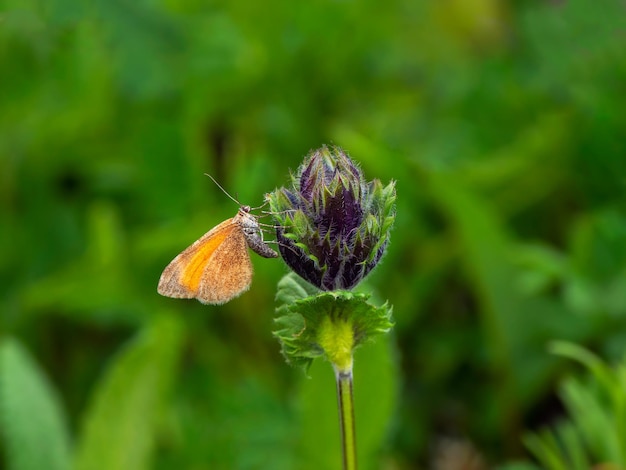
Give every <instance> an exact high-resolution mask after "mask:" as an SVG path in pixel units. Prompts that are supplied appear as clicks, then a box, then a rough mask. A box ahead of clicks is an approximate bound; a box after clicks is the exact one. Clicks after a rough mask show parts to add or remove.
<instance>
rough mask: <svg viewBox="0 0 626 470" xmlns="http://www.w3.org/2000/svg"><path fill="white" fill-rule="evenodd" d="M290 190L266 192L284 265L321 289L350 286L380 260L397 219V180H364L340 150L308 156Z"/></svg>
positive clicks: (323, 150)
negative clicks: (388, 181)
mask: <svg viewBox="0 0 626 470" xmlns="http://www.w3.org/2000/svg"><path fill="white" fill-rule="evenodd" d="M291 179H292V184H291V187H290V188H280V189H277V190H275V191H274V192H273V193H271V194H268V195H267V199H268V201H269V203H270V207H271V209H272V212H273V215H274V218H275V219H276V222H277V225H278V228H277V229H276V237H277V241H278V247H279V250H280V253H281V255H282V257H283V259H284V260H285V262H286V263H287V265H288V266H289V267H290V268H291V269H292V270H293V271H294V272H296V273H297V274H298V275H299V276H301V277H302V278H303V279H305V280H307V281H308V282H310V283H311V284H313V285H315V286H317V287H319V288H320V289H322V290H337V289H351V288H353V287H354V286H356V285H357V284H358V283H359V282H360V281H361V280H362V279H363V278H364V277H365V276H366V275H367V274H368V273H369V272H370V271H371V270H372V269H373V268H374V267H375V266H376V264H377V263H378V262H379V261H380V259H381V257H382V255H383V253H384V252H385V249H386V247H387V244H388V242H389V232H390V230H391V226H392V225H393V221H394V219H395V199H396V192H395V183H394V182H393V181H392V182H391V183H389V184H388V185H387V186H383V185H382V184H381V182H380V181H379V180H374V181H371V182H367V181H365V178H364V176H363V172H362V171H361V170H360V168H359V167H358V166H357V165H356V164H355V163H354V162H353V161H352V160H351V159H350V157H349V156H348V155H347V154H346V153H345V152H344V151H343V150H341V149H340V148H337V147H334V148H332V149H329V148H327V147H326V146H324V147H322V148H321V149H319V150H316V151H314V152H312V153H311V154H309V155H308V156H307V157H306V158H305V160H304V162H303V163H302V165H301V166H300V167H299V168H298V171H297V172H296V174H295V175H293V174H292V176H291Z"/></svg>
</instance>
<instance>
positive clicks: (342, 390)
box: [334, 364, 357, 470]
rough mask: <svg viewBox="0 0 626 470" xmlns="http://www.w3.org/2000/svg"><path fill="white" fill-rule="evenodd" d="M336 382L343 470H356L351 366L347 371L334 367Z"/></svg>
mask: <svg viewBox="0 0 626 470" xmlns="http://www.w3.org/2000/svg"><path fill="white" fill-rule="evenodd" d="M334 369H335V379H336V380H337V398H338V405H339V425H340V428H341V446H342V450H343V468H344V470H356V468H357V467H356V437H355V431H354V429H355V428H354V399H353V397H352V364H350V368H349V369H340V368H338V367H336V366H335V367H334Z"/></svg>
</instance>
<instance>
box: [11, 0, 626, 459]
mask: <svg viewBox="0 0 626 470" xmlns="http://www.w3.org/2000/svg"><path fill="white" fill-rule="evenodd" d="M625 9H626V7H625V6H624V3H623V2H618V1H617V0H615V1H610V0H599V1H597V2H590V1H585V0H571V1H556V0H555V1H547V0H545V1H538V0H537V1H530V0H528V1H504V0H466V1H464V0H439V1H435V0H430V1H426V0H422V1H404V0H393V1H387V2H375V1H371V0H370V1H362V2H356V1H350V0H336V1H310V2H301V3H296V2H287V1H282V0H268V1H265V2H258V3H255V2H219V1H201V0H162V1H157V0H138V1H132V2H131V1H124V0H93V1H71V0H48V1H45V2H43V1H35V0H2V1H0V205H1V214H2V221H1V227H0V276H1V282H0V292H1V296H0V298H1V307H0V309H1V316H0V334H1V338H0V431H1V432H0V439H1V440H0V468H6V469H11V470H15V469H18V470H29V469H43V468H46V469H53V470H56V469H68V468H70V467H72V466H73V468H78V469H94V470H97V469H107V470H109V469H119V470H125V469H129V470H131V469H132V470H138V469H148V468H150V469H178V468H181V469H214V468H215V469H257V468H258V469H308V468H311V469H313V468H316V469H325V468H329V469H334V468H339V466H340V461H341V459H340V447H339V441H338V429H337V428H338V422H337V410H336V397H335V390H334V384H333V377H332V370H331V367H330V366H329V364H328V363H324V362H319V363H316V364H315V365H314V367H313V368H312V369H311V370H310V371H309V374H308V376H307V375H305V374H304V373H303V372H302V371H300V370H295V369H292V368H290V367H289V366H288V365H286V364H285V363H284V361H283V359H282V358H281V356H280V353H279V345H278V344H277V342H276V341H275V340H274V339H273V337H272V334H271V331H272V329H273V328H274V325H273V321H272V317H273V311H274V294H275V290H276V284H277V282H278V280H279V279H280V278H281V276H282V275H284V274H285V273H286V268H285V267H284V265H283V264H282V262H281V261H280V260H264V259H261V258H259V257H257V256H253V262H254V265H255V270H256V275H255V280H254V283H253V285H252V288H251V290H250V291H249V292H248V293H246V294H245V295H243V296H241V297H240V298H238V299H236V300H234V301H232V302H230V303H228V304H227V305H224V306H222V307H213V306H203V305H201V304H199V303H198V302H195V301H183V300H172V299H167V298H164V297H161V296H159V295H157V293H156V284H157V281H158V278H159V275H160V272H161V270H162V269H163V268H164V267H165V265H166V264H167V263H168V262H169V261H170V260H171V259H172V258H173V257H174V256H175V255H176V254H177V253H178V252H180V251H181V250H182V249H183V248H184V247H186V246H187V245H189V244H190V243H191V242H193V241H194V240H195V239H197V238H198V237H199V236H200V235H202V234H203V233H204V232H205V231H207V230H209V229H210V228H211V227H212V226H214V225H216V224H217V223H219V222H221V221H222V220H224V219H226V218H228V217H232V216H233V215H234V214H235V212H236V210H237V206H236V205H235V204H234V203H233V202H232V201H230V200H229V199H228V198H227V197H226V196H225V195H224V194H222V193H221V192H220V191H219V190H218V189H217V188H216V187H215V185H214V184H213V183H212V182H211V181H210V180H209V179H208V178H207V177H205V176H203V173H205V172H208V173H210V174H211V175H213V176H214V177H215V178H216V179H217V180H218V181H219V182H220V183H221V184H222V185H223V186H224V187H225V188H226V189H227V190H228V191H230V192H231V193H233V194H236V195H237V196H238V198H239V199H240V200H241V201H243V202H244V203H246V204H250V205H258V204H260V203H261V202H262V200H263V194H264V193H265V192H268V191H271V190H273V189H274V188H275V187H277V186H281V185H283V184H285V183H286V182H287V176H288V173H289V169H290V168H291V169H295V168H296V167H297V165H298V164H299V162H300V161H301V159H302V157H303V156H304V155H305V154H306V153H308V152H309V150H311V149H315V148H318V147H320V146H321V145H322V144H336V145H339V146H341V147H342V148H344V149H345V150H346V151H347V152H349V153H350V155H351V156H352V157H353V158H354V159H355V160H356V161H358V162H359V163H360V164H361V166H362V168H363V170H364V172H365V174H366V176H367V178H369V179H372V178H379V179H381V180H382V181H383V182H385V183H386V182H388V181H389V180H391V179H394V180H397V192H398V201H397V219H396V224H395V228H394V232H393V234H392V243H391V244H390V246H389V249H388V252H387V255H386V257H385V258H384V260H383V262H382V263H381V265H380V266H379V267H378V268H377V269H376V270H375V271H374V272H373V273H372V274H371V276H370V277H369V278H368V282H367V283H368V286H363V289H366V290H370V291H372V292H374V293H375V296H376V297H377V298H378V299H380V301H384V300H389V302H390V303H391V304H393V305H394V318H395V321H396V328H395V329H394V331H393V333H392V334H391V335H388V337H387V338H382V339H379V340H378V341H377V342H376V343H374V344H372V345H367V346H364V347H363V348H362V349H360V350H359V351H358V352H357V355H356V363H355V367H356V370H355V374H356V376H355V395H356V414H357V416H356V420H357V425H358V429H357V439H358V444H359V453H360V455H359V458H360V464H361V467H362V468H364V469H378V468H381V469H413V468H435V469H448V470H455V469H459V470H460V469H480V468H510V469H513V468H516V469H522V468H524V469H526V468H536V467H535V466H544V465H545V466H549V465H547V464H546V463H545V461H546V459H545V458H544V459H543V460H542V456H541V452H536V449H537V446H534V447H533V446H528V447H527V446H526V445H525V443H527V442H528V435H529V434H528V433H529V432H530V433H533V432H538V431H539V430H541V429H543V428H544V426H546V425H550V426H552V425H555V423H562V422H563V420H567V419H568V416H569V415H570V414H571V413H570V412H571V409H570V408H568V407H567V406H565V405H564V403H563V401H562V400H561V397H562V394H561V392H560V390H561V388H560V384H561V383H563V380H565V378H566V377H569V379H568V380H573V379H572V377H574V376H583V375H584V372H583V369H582V368H581V367H580V366H577V365H576V364H575V363H574V362H572V361H570V360H566V359H563V358H561V357H560V356H558V355H555V354H552V353H551V352H550V351H549V348H548V344H549V342H550V341H552V340H565V341H569V342H572V343H575V344H578V345H581V346H584V347H585V348H587V349H588V350H590V351H593V352H595V353H596V354H597V355H598V356H599V357H601V358H602V359H603V360H605V361H607V363H608V364H613V363H616V362H618V361H620V360H622V358H623V357H624V354H625V352H626V351H625V348H626V217H625V210H624V202H625V201H624V194H625V189H626V140H625V139H624V136H625V135H626V113H625V112H624V109H625V104H626V22H625V18H626V17H625V13H626V11H625ZM585 357H587V356H585ZM607 367H609V366H607ZM609 369H610V367H609ZM611 370H612V369H611ZM622 372H623V371H622ZM618 375H619V374H618ZM620 377H626V373H623V374H622V375H621V376H620ZM581 380H583V379H581ZM618 382H619V381H618ZM625 382H626V379H623V380H622V381H621V382H619V383H621V384H622V385H619V386H618V389H617V390H618V392H617V395H615V397H617V398H616V399H618V402H619V403H618V406H617V411H616V412H615V413H617V414H615V413H613V412H612V411H611V410H610V409H609V411H608V412H607V414H606V416H608V418H607V419H609V420H611V419H614V418H615V419H621V418H624V420H623V422H626V414H625V413H626V411H625V410H626V405H625V404H624V401H623V400H622V401H619V400H621V399H619V390H621V392H623V394H624V396H626V392H624V390H626V385H624V383H625ZM580 383H582V384H583V385H584V384H586V385H584V387H587V388H584V390H586V391H588V392H589V394H590V395H589V397H592V396H595V395H593V393H595V392H594V390H596V391H597V390H599V389H600V392H601V387H600V386H599V385H598V382H597V381H594V379H593V377H592V378H590V379H584V382H580ZM583 385H580V387H583ZM619 387H621V388H619ZM592 392H593V393H592ZM585 393H586V392H585ZM574 395H575V394H574ZM577 396H580V394H579V395H577ZM585 396H587V395H585ZM589 400H591V401H587V402H586V403H595V402H593V399H592V398H589ZM576 403H578V402H576ZM598 403H600V404H602V403H605V402H603V401H602V400H600V401H598ZM589 406H590V407H591V406H592V405H589ZM600 408H601V407H600V405H598V409H595V408H594V409H593V410H592V409H591V408H589V409H587V408H585V406H584V405H582V407H578V411H579V412H581V413H582V416H590V417H591V419H595V417H597V416H599V413H600V411H598V410H600ZM586 411H588V413H586V414H585V412H586ZM581 413H579V414H581ZM594 422H596V423H597V422H599V421H598V420H597V419H596V420H595V421H594ZM576 423H578V424H576ZM618 424H619V423H618ZM582 428H584V424H580V420H578V421H576V420H574V425H572V427H571V429H572V432H573V433H576V432H578V431H580V430H581V429H582ZM568 429H570V428H568ZM600 432H601V433H604V434H605V435H606V436H607V437H606V441H607V442H609V441H610V439H611V436H613V437H615V439H616V442H617V443H618V444H617V446H616V448H615V449H614V448H613V447H615V446H613V447H611V448H610V449H608V450H606V449H605V451H606V452H605V451H603V450H602V449H601V450H600V451H598V450H594V449H592V448H591V447H585V446H584V445H583V444H581V445H574V444H572V442H574V441H572V440H571V439H570V440H569V441H568V438H567V435H569V434H567V433H565V434H563V435H565V436H566V438H565V439H562V436H561V438H558V436H557V438H555V439H556V441H559V439H561V440H565V441H567V442H569V444H568V445H569V446H570V450H571V449H573V452H574V454H576V452H578V451H580V452H579V454H576V455H578V456H580V455H582V454H585V455H587V457H588V459H587V460H586V462H587V465H592V464H597V463H600V462H609V461H610V462H614V463H620V461H619V459H620V458H622V457H623V459H624V460H623V461H621V463H622V464H626V449H625V448H624V447H626V431H625V430H624V426H623V425H618V426H616V431H615V432H616V433H617V434H615V435H612V434H610V433H611V432H612V431H609V430H608V428H607V427H602V426H601V427H600ZM620 433H622V434H620ZM583 434H584V433H583ZM546 436H547V435H546ZM546 436H544V437H546ZM620 436H621V437H623V438H624V440H623V441H621V445H622V447H621V449H620V448H619V447H620V446H619V444H620ZM550 439H551V437H549V436H547V437H546V442H548V441H549V440H550ZM556 441H555V442H556ZM559 442H560V441H559ZM555 445H556V447H554V448H555V449H556V448H560V447H559V446H560V445H561V444H558V443H557V444H555ZM533 449H534V450H535V452H531V450H533ZM603 452H604V453H603ZM611 452H613V453H611ZM620 456H621V457H620ZM544 457H545V455H544ZM576 458H578V457H576ZM547 460H550V459H547ZM533 462H534V463H533ZM577 462H583V461H581V460H580V459H579V460H577ZM580 465H581V468H584V466H585V464H584V463H582V464H580ZM550 468H563V469H566V468H576V467H575V465H573V464H572V465H571V466H569V465H568V464H564V466H562V467H559V466H553V467H550ZM587 468H590V467H587Z"/></svg>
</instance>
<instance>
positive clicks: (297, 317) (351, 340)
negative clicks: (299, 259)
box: [274, 273, 393, 370]
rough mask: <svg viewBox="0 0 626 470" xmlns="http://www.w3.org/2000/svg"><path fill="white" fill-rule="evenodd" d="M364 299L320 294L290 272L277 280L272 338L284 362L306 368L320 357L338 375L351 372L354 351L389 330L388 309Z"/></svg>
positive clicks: (336, 293)
mask: <svg viewBox="0 0 626 470" xmlns="http://www.w3.org/2000/svg"><path fill="white" fill-rule="evenodd" d="M369 297H370V296H369V295H367V294H361V293H352V292H348V291H343V290H340V291H332V292H324V291H320V290H318V289H315V288H314V287H313V286H311V285H310V284H307V283H306V282H304V281H303V280H302V279H300V278H299V277H297V276H296V275H295V274H293V273H289V274H287V275H286V276H285V277H283V279H281V281H280V282H279V283H278V293H277V295H276V298H277V301H278V302H279V306H278V308H277V310H276V312H277V314H278V316H277V318H276V320H275V321H276V324H277V325H278V329H277V330H276V331H275V332H274V335H275V336H276V337H277V338H278V339H279V341H280V343H281V347H282V353H283V355H284V356H285V358H286V359H287V362H289V363H290V364H292V365H296V366H300V367H303V368H304V369H308V367H309V366H310V365H311V362H312V361H313V359H315V358H316V357H325V358H326V359H328V360H329V361H330V362H331V363H332V364H333V365H334V366H335V367H336V368H338V369H340V370H343V369H347V368H349V367H351V365H352V353H353V351H354V349H355V348H357V347H358V346H360V345H361V344H363V343H365V342H366V341H368V340H370V339H372V338H373V337H375V336H376V335H378V334H381V333H386V332H388V331H389V330H390V329H391V328H392V327H393V322H392V321H391V310H392V309H391V306H389V305H388V304H387V303H385V304H384V305H382V306H380V307H377V306H375V305H372V304H371V303H369V302H368V300H369Z"/></svg>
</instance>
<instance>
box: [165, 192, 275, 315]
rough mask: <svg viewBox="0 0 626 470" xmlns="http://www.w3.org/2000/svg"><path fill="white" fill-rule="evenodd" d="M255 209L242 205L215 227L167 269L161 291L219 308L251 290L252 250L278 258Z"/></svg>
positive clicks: (170, 295) (168, 294) (166, 294)
mask: <svg viewBox="0 0 626 470" xmlns="http://www.w3.org/2000/svg"><path fill="white" fill-rule="evenodd" d="M214 181H215V180H214ZM216 184H217V182H216ZM218 186H219V184H218ZM220 188H221V186H220ZM222 190H223V189H222ZM224 192H226V191H224ZM226 194H227V195H228V193H226ZM228 196H229V197H230V198H231V199H233V200H234V201H236V199H234V198H233V197H232V196H230V195H228ZM251 210H252V209H251V208H250V206H243V205H240V206H239V211H238V212H237V215H235V217H232V218H230V219H227V220H225V221H224V222H222V223H221V224H219V225H217V226H215V227H213V228H212V229H211V230H209V231H208V232H207V233H206V234H204V235H203V236H202V237H201V238H199V239H198V240H196V241H195V242H194V243H193V244H192V245H191V246H189V247H188V248H186V249H185V250H184V251H183V252H182V253H180V254H179V255H178V256H176V258H174V259H173V260H172V261H171V262H170V264H168V265H167V267H166V268H165V269H164V270H163V273H162V274H161V278H160V279H159V285H158V287H157V292H158V293H159V294H161V295H164V296H166V297H173V298H177V299H198V300H199V301H200V302H202V303H204V304H215V305H219V304H223V303H226V302H228V301H229V300H232V299H234V298H235V297H237V296H239V295H240V294H242V293H243V292H245V291H246V290H248V288H249V287H250V284H251V283H252V272H253V270H252V262H251V261H250V254H249V253H248V248H250V249H252V250H253V251H254V252H255V253H257V254H259V255H261V256H262V257H264V258H277V257H278V253H276V252H275V251H274V250H272V249H271V248H270V247H269V246H268V245H267V244H266V243H265V242H264V241H263V234H262V232H261V228H260V226H259V222H258V220H257V216H255V215H253V214H251V212H250V211H251Z"/></svg>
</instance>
